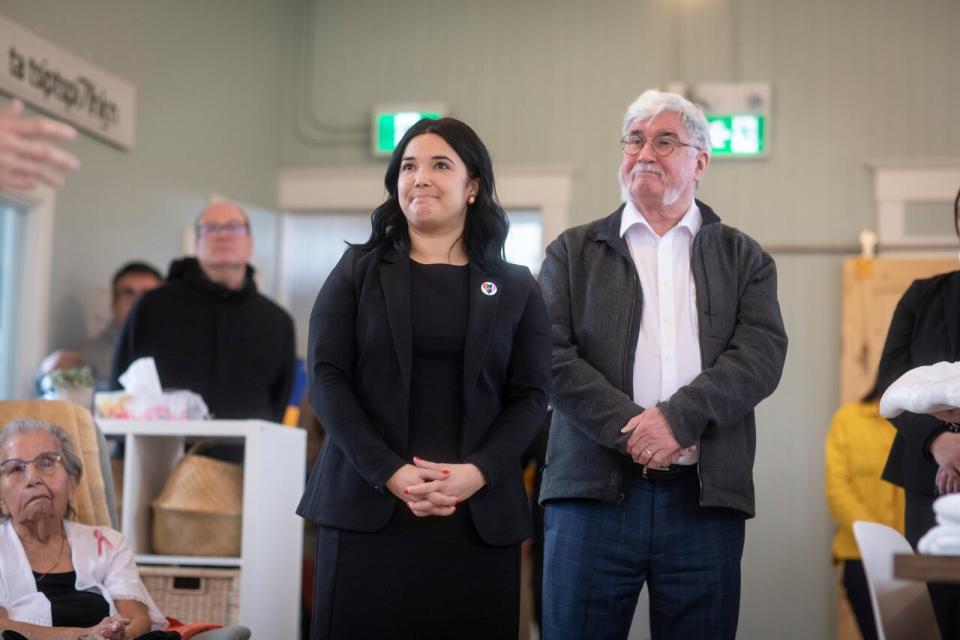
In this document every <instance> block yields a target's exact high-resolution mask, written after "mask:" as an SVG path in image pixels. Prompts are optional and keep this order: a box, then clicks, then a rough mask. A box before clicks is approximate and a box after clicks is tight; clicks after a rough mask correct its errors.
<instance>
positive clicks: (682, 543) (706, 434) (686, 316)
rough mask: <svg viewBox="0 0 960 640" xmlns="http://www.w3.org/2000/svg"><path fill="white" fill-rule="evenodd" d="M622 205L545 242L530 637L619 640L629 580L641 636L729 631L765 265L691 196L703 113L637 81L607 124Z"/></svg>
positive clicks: (770, 381) (758, 391)
mask: <svg viewBox="0 0 960 640" xmlns="http://www.w3.org/2000/svg"><path fill="white" fill-rule="evenodd" d="M621 144H622V146H623V156H622V158H621V165H620V185H621V191H622V196H623V200H624V204H623V205H622V206H621V207H620V208H618V209H617V210H616V211H615V212H613V213H612V214H610V215H609V216H607V217H606V218H603V219H600V220H597V221H594V222H591V223H589V224H586V225H583V226H580V227H575V228H573V229H569V230H567V231H565V232H564V233H562V234H561V235H560V237H559V238H557V240H555V241H554V242H553V243H552V244H551V245H550V246H549V247H548V249H547V257H546V260H545V261H544V263H543V268H542V269H541V271H540V286H541V288H542V290H543V297H544V300H545V301H546V303H547V310H548V312H549V313H550V319H551V322H552V325H553V386H552V391H551V394H550V401H551V404H552V405H553V422H552V425H551V428H550V442H549V444H548V448H547V464H546V469H545V470H544V476H543V487H542V489H541V493H540V499H541V501H542V502H544V504H545V505H546V532H545V549H544V578H543V584H544V587H543V589H544V592H543V636H544V637H545V638H551V639H552V640H567V639H569V640H573V639H574V638H591V640H615V639H617V640H619V639H622V638H626V637H627V635H628V633H629V630H630V623H631V620H632V619H633V614H634V609H635V607H636V603H637V597H638V595H639V594H640V590H641V589H642V588H643V587H644V586H647V587H648V588H649V593H650V630H651V635H652V637H653V639H654V640H659V639H664V638H683V639H684V640H694V639H697V638H702V639H704V640H706V639H710V640H716V639H728V640H733V638H734V637H735V635H736V630H737V619H738V618H737V616H738V613H739V608H740V560H741V556H742V553H743V542H744V521H745V520H746V519H747V518H748V517H751V516H753V515H754V488H753V459H754V454H755V451H756V428H755V421H754V413H753V410H754V407H756V405H757V404H758V403H759V402H760V401H761V400H762V399H763V398H765V397H767V396H768V395H770V394H771V393H772V392H773V390H774V389H775V388H776V386H777V383H778V382H779V380H780V374H781V372H782V370H783V362H784V357H785V355H786V349H787V337H786V334H785V332H784V328H783V320H782V318H781V315H780V305H779V303H778V302H777V278H776V268H775V266H774V263H773V260H772V259H771V258H770V256H769V255H767V254H766V253H764V251H763V250H762V249H761V247H760V245H759V244H757V242H756V241H754V240H753V239H751V238H749V237H748V236H747V235H745V234H743V233H741V232H740V231H738V230H736V229H734V228H732V227H728V226H726V225H724V224H723V223H722V222H720V218H719V217H718V216H717V214H716V213H714V212H713V209H711V208H710V207H709V206H708V205H706V204H705V203H703V202H701V201H699V200H695V199H694V194H695V192H696V189H697V186H698V185H699V183H700V180H701V179H702V177H703V175H704V172H705V171H706V169H707V166H708V165H709V163H710V139H709V135H708V130H707V123H706V120H705V118H704V116H703V113H702V112H701V111H700V109H699V108H697V107H696V106H694V105H693V104H691V103H690V102H689V101H687V100H686V99H684V98H683V97H681V96H679V95H677V94H671V93H661V92H659V91H647V92H646V93H644V94H643V95H641V96H640V98H639V99H637V101H636V102H634V103H633V105H631V106H630V108H629V109H628V110H627V113H626V116H625V117H624V122H623V138H622V140H621Z"/></svg>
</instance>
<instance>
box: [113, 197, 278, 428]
mask: <svg viewBox="0 0 960 640" xmlns="http://www.w3.org/2000/svg"><path fill="white" fill-rule="evenodd" d="M196 231H197V245H196V247H197V257H196V258H181V259H179V260H174V261H173V262H172V263H171V264H170V271H169V273H168V275H167V280H166V283H165V284H164V285H163V286H161V287H160V288H158V289H154V290H153V291H149V292H147V293H146V294H144V295H143V297H142V298H141V299H140V301H139V302H138V303H137V305H136V306H135V307H134V308H133V310H132V311H131V312H130V314H129V316H128V317H127V321H126V323H125V324H124V327H123V330H122V332H121V334H120V339H119V341H118V343H117V349H116V352H115V353H114V357H113V379H114V381H115V383H116V380H117V377H118V376H119V375H120V374H121V373H123V372H124V371H125V370H126V369H127V367H128V366H129V365H130V363H131V362H133V361H134V360H136V359H137V358H141V357H145V356H153V358H154V359H155V360H156V363H157V370H158V372H159V374H160V381H161V383H162V384H163V385H164V387H165V388H175V389H189V390H190V391H194V392H196V393H198V394H200V396H201V397H203V399H204V401H205V402H206V403H207V406H208V407H209V409H210V412H211V413H212V414H213V416H214V417H216V418H236V419H244V418H260V419H263V420H271V421H274V422H279V421H280V420H282V419H283V413H284V409H285V407H286V405H287V401H288V399H289V396H290V389H291V387H292V386H293V378H294V358H295V348H296V347H295V344H294V329H293V320H292V319H291V317H290V315H289V314H288V313H287V312H286V311H284V310H283V309H282V308H280V307H279V306H277V305H276V304H274V303H273V302H271V301H270V300H268V299H267V298H266V297H264V296H263V295H261V294H260V293H259V292H258V291H257V285H256V284H255V283H254V281H253V267H251V266H250V265H249V264H248V262H247V261H248V260H249V259H250V256H251V254H252V253H253V238H252V237H251V235H250V221H249V218H248V217H247V215H246V213H244V211H243V210H242V209H240V208H239V207H237V206H236V205H235V204H233V203H230V202H226V201H218V202H215V203H213V204H211V205H210V206H209V207H207V209H206V210H205V211H204V212H203V213H201V214H200V216H199V217H198V218H197V223H196Z"/></svg>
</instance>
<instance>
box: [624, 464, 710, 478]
mask: <svg viewBox="0 0 960 640" xmlns="http://www.w3.org/2000/svg"><path fill="white" fill-rule="evenodd" d="M696 472H697V465H695V464H672V465H670V466H669V467H667V468H666V469H652V468H650V467H645V466H643V465H640V464H634V465H633V475H634V476H639V477H641V478H643V479H644V480H650V481H651V482H663V481H665V480H676V479H677V478H683V477H684V476H689V475H692V474H694V473H696Z"/></svg>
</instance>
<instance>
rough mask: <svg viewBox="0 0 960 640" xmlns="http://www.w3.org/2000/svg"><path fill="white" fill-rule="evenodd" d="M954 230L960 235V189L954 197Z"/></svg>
mask: <svg viewBox="0 0 960 640" xmlns="http://www.w3.org/2000/svg"><path fill="white" fill-rule="evenodd" d="M953 230H954V231H956V232H957V236H958V237H960V191H957V197H956V198H954V199H953Z"/></svg>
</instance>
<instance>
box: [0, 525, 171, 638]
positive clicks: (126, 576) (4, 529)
mask: <svg viewBox="0 0 960 640" xmlns="http://www.w3.org/2000/svg"><path fill="white" fill-rule="evenodd" d="M64 525H65V528H66V531H67V542H69V543H70V552H71V558H72V560H73V568H74V570H75V571H76V572H77V583H76V589H77V591H94V592H97V593H99V594H100V595H102V596H103V598H104V599H105V600H106V601H107V604H108V605H110V615H115V614H116V613H117V608H116V606H115V605H114V602H115V601H116V600H136V601H137V602H140V603H142V604H143V605H145V606H146V607H147V609H148V612H149V615H150V622H151V625H150V628H151V630H157V629H163V628H164V627H166V626H167V621H166V619H165V618H164V617H163V614H162V613H160V610H159V609H158V608H157V605H156V603H155V602H154V601H153V598H151V597H150V594H149V593H147V590H146V588H145V587H144V586H143V582H141V581H140V574H139V573H137V565H136V563H135V562H134V560H133V552H131V551H130V547H129V545H127V541H126V539H125V538H124V537H123V535H122V534H121V533H120V532H119V531H115V530H113V529H110V528H109V527H91V526H88V525H85V524H79V523H77V522H70V521H65V522H64ZM0 607H3V608H4V609H6V611H7V616H8V617H9V618H10V619H11V620H16V621H17V622H24V623H27V624H35V625H38V626H44V627H50V626H52V625H53V618H52V614H51V612H50V601H49V600H47V597H46V596H45V595H43V594H42V593H40V592H39V591H37V583H36V581H35V580H34V577H33V571H32V570H31V568H30V562H29V561H28V560H27V554H26V552H24V550H23V545H22V544H21V543H20V536H18V535H17V532H16V531H15V530H14V528H13V523H12V522H11V520H10V519H9V518H7V519H6V520H4V521H3V522H2V523H0Z"/></svg>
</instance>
